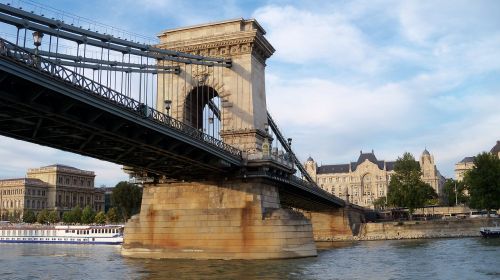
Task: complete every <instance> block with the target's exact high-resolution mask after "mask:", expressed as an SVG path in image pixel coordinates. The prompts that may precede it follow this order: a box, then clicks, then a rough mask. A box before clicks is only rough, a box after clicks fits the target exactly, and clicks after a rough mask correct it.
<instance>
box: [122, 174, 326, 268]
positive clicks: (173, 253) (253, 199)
mask: <svg viewBox="0 0 500 280" xmlns="http://www.w3.org/2000/svg"><path fill="white" fill-rule="evenodd" d="M122 254H123V255H124V256H128V257H134V258H170V259H172V258H185V259H279V258H298V257H309V256H316V255H317V252H316V246H315V244H314V240H313V233H312V225H311V222H310V220H309V219H307V218H305V217H304V215H303V214H302V213H299V212H296V211H293V210H290V209H283V208H280V201H279V195H278V191H277V189H276V187H274V186H272V185H268V184H266V183H265V182H264V181H261V180H254V181H250V182H243V181H223V182H198V183H192V182H190V183H171V184H155V185H147V186H145V188H144V192H143V199H142V207H141V212H140V214H138V215H136V216H134V217H132V218H131V219H130V220H129V221H128V223H127V224H126V226H125V240H124V244H123V249H122Z"/></svg>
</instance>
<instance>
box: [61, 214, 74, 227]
mask: <svg viewBox="0 0 500 280" xmlns="http://www.w3.org/2000/svg"><path fill="white" fill-rule="evenodd" d="M62 220H63V222H64V223H65V224H72V223H74V222H73V221H74V220H75V219H74V218H73V212H72V211H68V212H64V213H63V216H62Z"/></svg>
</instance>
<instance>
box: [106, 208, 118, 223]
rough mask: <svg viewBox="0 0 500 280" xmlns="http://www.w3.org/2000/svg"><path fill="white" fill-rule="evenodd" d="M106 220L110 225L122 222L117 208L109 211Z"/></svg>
mask: <svg viewBox="0 0 500 280" xmlns="http://www.w3.org/2000/svg"><path fill="white" fill-rule="evenodd" d="M106 219H107V220H108V223H111V224H116V223H118V222H120V217H119V216H118V210H117V209H116V208H115V207H113V208H111V209H109V211H108V213H107V214H106Z"/></svg>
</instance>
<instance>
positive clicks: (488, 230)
mask: <svg viewBox="0 0 500 280" xmlns="http://www.w3.org/2000/svg"><path fill="white" fill-rule="evenodd" d="M480 232H481V235H482V236H483V237H486V238H490V237H500V227H498V226H496V227H483V228H481V230H480Z"/></svg>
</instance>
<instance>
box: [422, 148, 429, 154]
mask: <svg viewBox="0 0 500 280" xmlns="http://www.w3.org/2000/svg"><path fill="white" fill-rule="evenodd" d="M422 155H423V156H430V155H431V153H429V151H427V148H425V149H424V151H423V152H422Z"/></svg>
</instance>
